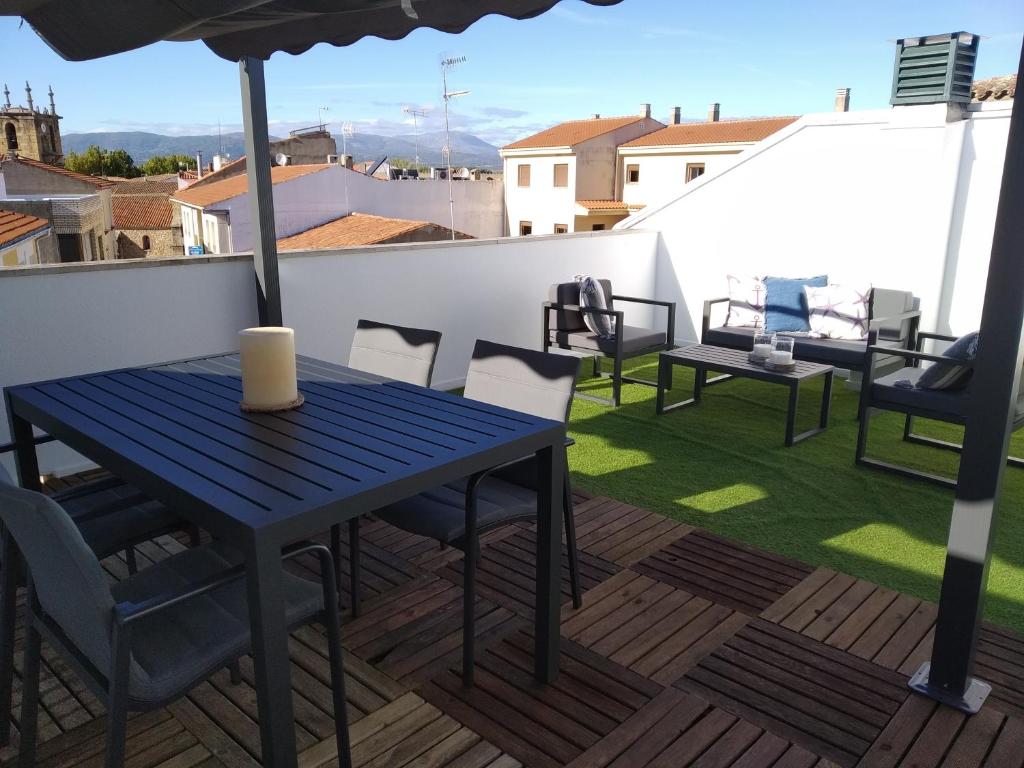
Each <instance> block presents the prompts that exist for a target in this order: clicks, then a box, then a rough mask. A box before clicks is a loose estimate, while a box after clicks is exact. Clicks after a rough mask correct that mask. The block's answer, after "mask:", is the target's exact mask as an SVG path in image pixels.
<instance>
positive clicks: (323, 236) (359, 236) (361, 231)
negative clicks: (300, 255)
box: [277, 213, 461, 251]
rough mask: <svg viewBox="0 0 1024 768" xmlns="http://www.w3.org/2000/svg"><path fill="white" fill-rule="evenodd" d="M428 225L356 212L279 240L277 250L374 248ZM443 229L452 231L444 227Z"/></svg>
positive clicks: (423, 222) (426, 223)
mask: <svg viewBox="0 0 1024 768" xmlns="http://www.w3.org/2000/svg"><path fill="white" fill-rule="evenodd" d="M428 226H431V224H430V222H429V221H411V220H410V219H390V218H387V217H384V216H372V215H370V214H368V213H352V214H349V215H348V216H342V217H341V218H340V219H334V221H329V222H327V223H326V224H321V225H320V226H319V227H313V228H312V229H307V230H306V231H305V232H300V233H299V234H297V235H290V236H289V237H283V238H281V239H280V240H278V241H277V247H278V250H282V251H300V250H303V251H304V250H311V249H313V248H339V247H342V246H346V245H373V244H374V243H382V242H385V241H386V240H391V239H392V238H395V237H398V236H399V235H404V234H406V233H407V232H412V231H414V230H417V229H419V228H420V227H428ZM442 229H443V230H444V231H445V232H450V230H448V229H446V228H444V227H442ZM460 239H461V238H460Z"/></svg>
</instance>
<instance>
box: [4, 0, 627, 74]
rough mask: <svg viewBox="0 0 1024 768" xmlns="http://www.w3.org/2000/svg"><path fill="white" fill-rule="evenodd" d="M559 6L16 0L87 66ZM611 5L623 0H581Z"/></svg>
mask: <svg viewBox="0 0 1024 768" xmlns="http://www.w3.org/2000/svg"><path fill="white" fill-rule="evenodd" d="M556 2H557V0H13V2H7V3H4V5H5V6H6V7H5V9H4V13H5V14H7V15H19V16H23V17H24V18H25V19H26V20H27V21H28V22H29V24H31V25H32V27H33V28H34V29H35V30H36V32H37V33H38V34H39V35H40V36H41V37H42V38H43V39H44V40H45V41H46V42H47V43H48V44H49V45H50V46H51V47H52V48H53V49H54V50H55V51H57V53H59V54H60V55H61V56H63V57H64V58H65V59H69V60H71V61H85V60H87V59H96V58H99V57H101V56H109V55H110V54H113V53H122V52H124V51H130V50H133V49H135V48H141V47H143V46H145V45H149V44H150V43H155V42H158V41H160V40H178V41H183V40H202V41H203V42H204V43H206V44H207V45H208V46H209V47H210V49H211V50H212V51H213V52H214V53H216V54H217V55H218V56H220V57H222V58H225V59H228V60H230V61H240V60H241V59H243V58H246V57H253V58H259V59H267V58H269V57H270V55H271V54H272V53H274V52H275V51H287V52H288V53H293V54H298V53H302V52H303V51H305V50H308V49H309V48H311V47H312V46H314V45H316V44H317V43H330V44H331V45H350V44H351V43H354V42H356V41H357V40H360V39H361V38H363V37H371V36H372V37H382V38H386V39H388V40H397V39H399V38H401V37H405V36H406V35H408V34H409V33H410V32H412V31H413V30H414V29H418V28H420V27H430V28H431V29H438V30H441V31H442V32H453V33H454V32H462V31H463V30H464V29H466V28H467V27H468V26H470V25H471V24H473V22H475V21H477V20H478V19H480V18H482V17H483V16H487V15H489V14H500V15H502V16H508V17H510V18H513V19H526V18H530V17H532V16H537V15H539V14H541V13H543V12H544V11H546V10H548V9H549V8H551V7H552V6H553V5H555V4H556ZM585 2H588V3H590V4H591V5H615V4H616V3H618V2H620V0H585Z"/></svg>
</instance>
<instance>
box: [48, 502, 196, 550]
mask: <svg viewBox="0 0 1024 768" xmlns="http://www.w3.org/2000/svg"><path fill="white" fill-rule="evenodd" d="M139 496H140V492H139V489H138V488H135V487H134V486H131V485H126V484H125V485H118V486H115V487H112V488H110V487H100V488H99V489H98V490H96V491H94V492H91V493H88V494H86V495H84V496H77V497H75V498H72V499H68V500H67V501H63V502H61V506H62V507H64V509H65V510H66V511H67V513H68V514H69V515H70V516H71V519H72V520H74V521H75V524H76V525H77V526H78V529H79V530H80V531H81V532H82V538H83V539H85V542H86V544H88V545H89V547H90V548H91V549H92V551H93V552H95V553H96V556H97V557H98V558H100V559H101V560H102V559H103V558H104V557H107V556H108V555H112V554H114V553H115V552H118V551H120V550H121V549H124V547H125V545H126V544H130V543H132V542H138V541H144V540H146V539H148V538H152V537H153V536H158V535H160V534H163V533H167V532H169V531H173V530H175V529H177V528H180V527H182V526H183V525H184V521H183V520H182V519H181V518H180V517H179V516H178V515H176V514H175V513H174V512H172V511H171V510H170V509H168V508H167V507H165V506H164V505H163V504H161V503H159V502H157V501H152V500H148V501H141V502H140V503H135V504H130V503H129V505H128V506H123V507H122V506H121V505H122V504H125V503H127V502H130V501H131V500H132V499H135V498H137V497H139ZM107 510H109V511H107Z"/></svg>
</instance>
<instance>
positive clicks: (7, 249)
mask: <svg viewBox="0 0 1024 768" xmlns="http://www.w3.org/2000/svg"><path fill="white" fill-rule="evenodd" d="M55 252H56V242H55V241H54V237H53V229H52V227H51V226H50V222H48V221H47V220H46V219H41V218H39V217H38V216H32V215H31V214H28V213H19V212H18V211H5V210H3V209H2V208H0V267H28V266H32V265H33V264H46V263H48V262H50V261H52V260H53V254H54V253H55Z"/></svg>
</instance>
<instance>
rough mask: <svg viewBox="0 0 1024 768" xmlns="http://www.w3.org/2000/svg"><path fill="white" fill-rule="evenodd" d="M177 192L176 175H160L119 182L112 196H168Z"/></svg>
mask: <svg viewBox="0 0 1024 768" xmlns="http://www.w3.org/2000/svg"><path fill="white" fill-rule="evenodd" d="M177 191H178V174H176V173H161V174H159V175H156V176H140V177H139V178H137V179H128V180H127V181H122V182H120V183H119V184H118V185H117V186H116V187H115V188H114V195H115V196H117V195H170V194H173V193H174V192H177Z"/></svg>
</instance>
